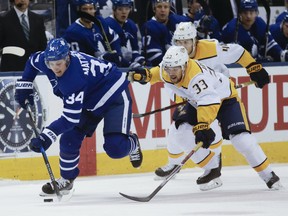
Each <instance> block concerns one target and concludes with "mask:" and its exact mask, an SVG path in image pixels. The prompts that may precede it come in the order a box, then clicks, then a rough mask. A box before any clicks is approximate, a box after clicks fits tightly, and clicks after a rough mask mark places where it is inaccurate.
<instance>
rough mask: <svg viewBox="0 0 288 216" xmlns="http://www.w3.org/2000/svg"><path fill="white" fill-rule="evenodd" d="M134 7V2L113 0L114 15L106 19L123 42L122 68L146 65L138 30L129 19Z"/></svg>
mask: <svg viewBox="0 0 288 216" xmlns="http://www.w3.org/2000/svg"><path fill="white" fill-rule="evenodd" d="M132 6H133V2H132V0H113V14H112V15H110V16H109V17H107V18H106V19H105V20H106V22H107V24H108V25H109V26H110V27H111V28H112V29H113V30H114V31H115V32H116V34H118V36H119V38H120V40H121V51H122V57H123V59H122V65H121V66H122V67H130V68H134V67H140V66H143V65H144V64H145V59H144V57H143V56H141V55H140V53H139V51H140V49H139V45H138V38H137V32H138V28H137V26H136V24H135V23H134V21H132V20H131V19H128V16H129V14H130V12H131V10H132Z"/></svg>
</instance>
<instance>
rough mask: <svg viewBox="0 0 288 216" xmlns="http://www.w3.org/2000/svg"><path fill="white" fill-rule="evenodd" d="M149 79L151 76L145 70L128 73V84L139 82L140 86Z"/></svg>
mask: <svg viewBox="0 0 288 216" xmlns="http://www.w3.org/2000/svg"><path fill="white" fill-rule="evenodd" d="M150 79H151V74H150V71H149V69H147V68H135V69H133V70H131V71H129V72H128V80H129V81H130V82H134V81H136V82H139V83H141V84H146V83H147V82H149V81H150Z"/></svg>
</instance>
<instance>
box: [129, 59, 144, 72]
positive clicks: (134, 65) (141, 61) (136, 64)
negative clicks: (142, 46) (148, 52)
mask: <svg viewBox="0 0 288 216" xmlns="http://www.w3.org/2000/svg"><path fill="white" fill-rule="evenodd" d="M144 65H145V59H144V57H143V56H138V57H137V58H135V59H134V61H133V62H132V63H131V64H130V65H129V69H133V68H139V67H142V66H144Z"/></svg>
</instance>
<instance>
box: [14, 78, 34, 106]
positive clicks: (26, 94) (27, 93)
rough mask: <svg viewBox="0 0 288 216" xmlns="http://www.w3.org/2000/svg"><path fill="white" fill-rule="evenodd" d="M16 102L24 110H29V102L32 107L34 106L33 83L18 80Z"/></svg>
mask: <svg viewBox="0 0 288 216" xmlns="http://www.w3.org/2000/svg"><path fill="white" fill-rule="evenodd" d="M15 89H16V91H15V100H16V101H17V102H18V103H19V105H20V106H21V107H22V108H23V109H26V108H27V103H26V102H27V100H28V102H29V104H30V105H31V106H33V105H34V90H33V82H31V81H28V80H22V79H20V80H17V81H16V84H15Z"/></svg>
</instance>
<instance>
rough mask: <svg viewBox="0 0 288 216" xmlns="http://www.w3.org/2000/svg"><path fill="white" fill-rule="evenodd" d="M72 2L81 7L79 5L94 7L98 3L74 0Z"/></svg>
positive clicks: (95, 1) (96, 1) (87, 0)
mask: <svg viewBox="0 0 288 216" xmlns="http://www.w3.org/2000/svg"><path fill="white" fill-rule="evenodd" d="M73 2H74V4H75V5H77V6H81V5H84V4H94V5H96V4H97V3H98V0H74V1H73Z"/></svg>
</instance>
